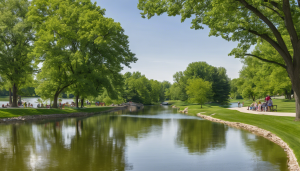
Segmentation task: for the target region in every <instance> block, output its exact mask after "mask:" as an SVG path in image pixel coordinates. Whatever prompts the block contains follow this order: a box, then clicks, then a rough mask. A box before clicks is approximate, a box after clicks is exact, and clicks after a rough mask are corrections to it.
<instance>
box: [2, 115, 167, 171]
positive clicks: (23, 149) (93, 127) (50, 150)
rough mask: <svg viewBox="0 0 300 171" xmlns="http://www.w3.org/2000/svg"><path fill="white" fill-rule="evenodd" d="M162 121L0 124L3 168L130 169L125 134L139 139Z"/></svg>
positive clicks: (123, 119) (102, 118)
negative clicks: (126, 153)
mask: <svg viewBox="0 0 300 171" xmlns="http://www.w3.org/2000/svg"><path fill="white" fill-rule="evenodd" d="M161 125H162V120H159V119H146V118H130V117H117V116H113V115H101V116H97V117H90V118H86V119H65V120H61V121H54V122H47V123H39V124H21V125H17V124H11V125H0V130H1V131H0V160H1V162H0V168H1V170H16V171H17V170H22V171H23V170H34V169H42V170H130V169H131V168H132V165H130V164H129V163H128V162H127V160H126V155H125V146H126V144H125V139H126V137H131V138H134V139H136V140H137V141H138V139H139V137H140V136H144V135H145V134H147V133H148V132H149V131H150V130H151V127H153V126H161Z"/></svg>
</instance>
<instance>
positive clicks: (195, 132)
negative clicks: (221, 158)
mask: <svg viewBox="0 0 300 171" xmlns="http://www.w3.org/2000/svg"><path fill="white" fill-rule="evenodd" d="M200 122H201V123H200ZM178 124H179V127H178V133H177V139H176V143H177V144H178V145H180V146H186V147H187V149H188V151H189V152H190V153H197V154H203V153H206V152H207V151H210V150H218V149H220V148H223V147H224V146H225V145H226V131H227V129H228V127H226V126H225V125H223V124H217V123H212V122H210V121H204V120H186V119H182V120H179V121H178Z"/></svg>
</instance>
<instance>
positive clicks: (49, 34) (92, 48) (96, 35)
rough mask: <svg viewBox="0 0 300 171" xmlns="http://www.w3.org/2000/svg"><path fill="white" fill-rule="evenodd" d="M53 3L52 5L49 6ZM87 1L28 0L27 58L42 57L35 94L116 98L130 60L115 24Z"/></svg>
mask: <svg viewBox="0 0 300 171" xmlns="http://www.w3.org/2000/svg"><path fill="white" fill-rule="evenodd" d="M53 4H55V5H53ZM104 12H105V9H101V8H100V7H99V6H96V3H94V4H93V3H91V1H89V0H76V1H73V0H66V1H60V0H54V1H51V0H33V1H32V4H31V6H30V7H29V14H28V19H29V20H30V21H31V22H33V23H34V30H35V31H36V41H35V42H34V51H33V53H32V56H36V57H38V60H37V62H40V61H43V67H42V71H41V72H40V73H39V74H38V76H37V78H38V80H39V81H40V85H39V87H38V88H37V89H38V90H37V93H38V94H39V95H41V96H45V97H48V98H49V97H52V98H53V99H54V106H55V104H56V101H57V97H58V96H59V94H60V93H62V92H64V91H66V90H68V91H70V92H72V93H73V94H75V95H76V96H79V95H80V96H81V99H83V98H85V97H87V96H91V95H93V96H95V97H97V96H98V95H99V94H100V93H102V92H103V91H104V90H106V91H107V92H108V94H109V95H110V96H111V98H113V99H114V98H116V97H117V92H119V90H120V89H121V87H122V83H123V80H122V75H121V74H120V71H121V70H122V69H123V66H126V67H130V63H131V62H135V61H136V60H137V58H135V54H133V53H132V52H131V51H130V50H129V45H128V44H129V42H128V36H126V35H125V34H124V29H123V28H122V27H121V25H120V23H117V22H114V20H113V19H111V18H107V17H104Z"/></svg>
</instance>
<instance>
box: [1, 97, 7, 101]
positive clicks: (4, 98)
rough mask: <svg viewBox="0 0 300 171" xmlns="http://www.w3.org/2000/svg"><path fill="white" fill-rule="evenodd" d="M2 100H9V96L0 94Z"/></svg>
mask: <svg viewBox="0 0 300 171" xmlns="http://www.w3.org/2000/svg"><path fill="white" fill-rule="evenodd" d="M0 101H9V96H0Z"/></svg>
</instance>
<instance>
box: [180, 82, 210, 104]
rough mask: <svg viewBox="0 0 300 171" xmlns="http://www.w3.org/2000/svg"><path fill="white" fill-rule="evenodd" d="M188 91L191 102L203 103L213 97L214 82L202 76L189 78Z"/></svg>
mask: <svg viewBox="0 0 300 171" xmlns="http://www.w3.org/2000/svg"><path fill="white" fill-rule="evenodd" d="M186 93H187V94H188V96H189V102H191V103H199V104H200V105H201V108H202V105H203V104H204V103H205V102H208V101H209V100H211V98H212V95H213V93H212V84H211V83H210V82H208V81H204V80H203V79H201V78H195V79H189V80H188V85H187V87H186Z"/></svg>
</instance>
